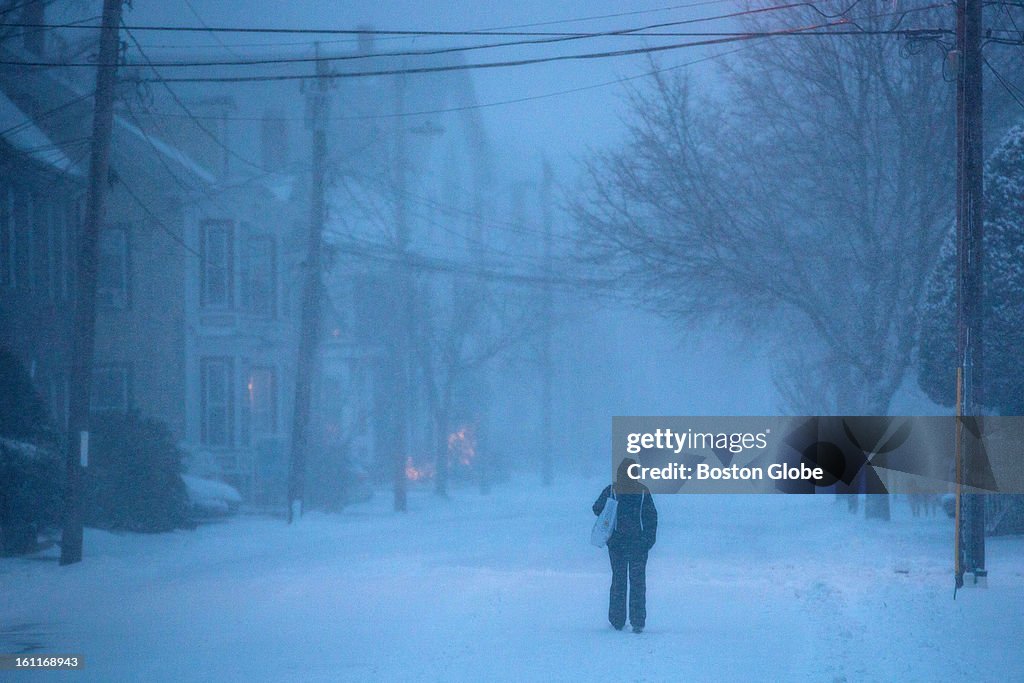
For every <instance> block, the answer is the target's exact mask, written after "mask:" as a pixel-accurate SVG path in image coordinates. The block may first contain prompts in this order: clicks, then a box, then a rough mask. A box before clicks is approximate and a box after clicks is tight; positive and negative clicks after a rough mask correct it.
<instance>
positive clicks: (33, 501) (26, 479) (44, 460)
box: [0, 438, 63, 555]
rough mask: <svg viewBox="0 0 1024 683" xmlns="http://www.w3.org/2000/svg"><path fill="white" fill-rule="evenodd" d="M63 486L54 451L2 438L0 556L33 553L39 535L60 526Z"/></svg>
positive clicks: (61, 471) (58, 463)
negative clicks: (43, 531) (45, 530)
mask: <svg viewBox="0 0 1024 683" xmlns="http://www.w3.org/2000/svg"><path fill="white" fill-rule="evenodd" d="M62 482H63V467H62V464H61V460H60V457H59V456H58V455H57V453H56V452H54V451H53V450H52V449H49V448H42V447H39V446H34V445H32V444H29V443H25V442H22V441H13V440H11V439H3V438H0V555H21V554H24V553H29V552H32V551H33V550H35V549H36V540H37V535H38V533H39V532H40V531H42V530H44V529H48V528H54V527H56V526H57V525H58V524H59V523H60V504H61V497H62V496H61V493H62V490H63V489H62Z"/></svg>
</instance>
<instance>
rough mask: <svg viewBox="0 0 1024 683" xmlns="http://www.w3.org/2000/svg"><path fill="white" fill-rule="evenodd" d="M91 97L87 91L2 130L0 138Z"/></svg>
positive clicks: (90, 93)
mask: <svg viewBox="0 0 1024 683" xmlns="http://www.w3.org/2000/svg"><path fill="white" fill-rule="evenodd" d="M92 96H93V91H89V92H87V93H85V94H84V95H80V96H79V97H76V98H74V99H72V100H69V101H68V102H65V103H64V104H61V105H58V106H56V107H54V108H53V109H49V110H47V111H44V112H43V113H42V114H39V115H37V116H34V117H29V118H27V119H25V120H24V121H23V122H21V123H18V124H15V125H13V126H11V127H10V128H5V129H4V130H0V137H4V136H6V135H9V134H10V133H17V132H18V131H19V130H23V129H25V128H29V127H31V126H34V125H36V124H37V123H38V122H39V121H42V120H43V119H46V118H48V117H50V116H52V115H54V114H56V113H58V112H61V111H63V110H65V109H67V108H68V107H71V106H74V105H76V104H78V103H79V102H82V101H83V100H87V99H89V98H90V97H92Z"/></svg>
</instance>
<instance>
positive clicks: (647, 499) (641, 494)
mask: <svg viewBox="0 0 1024 683" xmlns="http://www.w3.org/2000/svg"><path fill="white" fill-rule="evenodd" d="M635 464H636V461H635V460H633V459H631V458H626V459H624V460H623V461H622V462H621V463H620V464H619V468H618V471H617V472H616V473H615V483H614V485H609V486H606V487H605V488H604V490H603V491H601V495H600V496H598V497H597V500H596V501H594V514H595V515H600V514H601V511H602V510H604V505H605V501H607V500H608V497H609V496H610V495H612V486H614V493H615V498H616V499H617V500H618V509H617V511H616V514H615V531H613V532H612V535H611V537H610V538H609V539H608V559H609V560H610V561H611V565H612V586H611V590H610V591H609V595H608V621H609V622H611V625H612V626H614V627H615V629H616V630H618V631H621V630H622V627H623V626H625V625H626V593H627V585H628V589H629V590H628V593H629V623H630V625H631V626H632V627H633V633H640V632H642V631H643V630H644V625H645V623H646V621H647V576H646V573H647V554H648V553H649V552H650V550H651V548H652V547H653V546H654V543H655V541H656V540H657V536H658V510H657V508H655V507H654V499H653V498H652V497H651V492H650V491H649V490H648V489H647V487H646V486H644V485H643V484H641V483H640V482H639V481H637V480H635V479H631V478H630V477H629V475H628V474H627V473H626V472H627V470H628V469H629V466H630V465H635Z"/></svg>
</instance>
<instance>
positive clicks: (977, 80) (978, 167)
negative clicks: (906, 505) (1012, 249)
mask: <svg viewBox="0 0 1024 683" xmlns="http://www.w3.org/2000/svg"><path fill="white" fill-rule="evenodd" d="M981 6H982V0H957V3H956V50H957V58H958V69H957V81H956V100H957V106H956V113H957V121H956V128H957V169H956V177H957V202H956V203H957V207H956V208H957V211H956V253H957V269H956V279H957V282H956V285H957V287H956V292H957V316H956V321H957V345H956V346H957V364H958V367H957V385H958V386H957V397H958V399H959V401H958V405H957V415H958V419H964V418H967V419H971V418H976V419H977V420H978V423H979V426H980V424H981V419H982V418H981V416H980V414H979V413H980V407H981V402H982V389H983V383H982V379H983V377H982V354H983V330H982V300H983V294H984V286H983V279H982V275H983V264H984V254H983V238H984V204H983V200H984V197H983V189H984V188H983V176H982V173H983V170H984V159H983V158H982V155H983V149H982V118H981V117H982V100H981V98H982V56H981V33H982V28H981ZM957 440H958V442H957V445H956V447H957V452H958V453H960V454H961V457H960V458H958V462H957V467H958V471H957V520H956V522H957V523H956V527H957V528H956V534H957V538H956V544H955V545H956V548H957V556H956V586H957V588H959V587H960V586H962V585H963V582H964V574H965V573H971V574H973V575H974V579H975V582H976V583H977V581H978V579H979V578H981V577H984V576H985V575H986V571H985V507H984V500H983V499H982V497H981V496H980V495H977V494H968V495H961V486H960V482H962V481H963V479H964V477H965V475H966V474H967V473H968V472H971V471H972V465H973V464H974V463H976V462H977V458H978V457H979V455H980V453H979V447H980V439H976V438H971V437H970V436H968V430H966V429H963V428H962V425H958V428H957Z"/></svg>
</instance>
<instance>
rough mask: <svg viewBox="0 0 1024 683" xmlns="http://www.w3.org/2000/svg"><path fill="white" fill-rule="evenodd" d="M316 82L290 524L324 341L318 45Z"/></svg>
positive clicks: (301, 488)
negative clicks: (318, 356) (319, 348)
mask: <svg viewBox="0 0 1024 683" xmlns="http://www.w3.org/2000/svg"><path fill="white" fill-rule="evenodd" d="M316 58H317V61H316V79H315V80H314V81H313V83H312V84H311V86H310V89H309V91H308V92H307V93H306V103H307V107H308V109H307V125H308V127H309V128H311V129H312V131H313V172H312V180H311V183H310V201H309V205H310V212H309V234H308V236H307V242H306V260H305V263H304V264H303V265H304V269H305V282H304V284H303V288H302V314H301V315H302V319H301V321H300V323H299V325H300V327H299V351H298V361H297V363H296V365H295V405H294V411H293V413H292V439H291V442H292V443H291V457H290V459H289V467H288V523H289V524H291V523H292V522H294V521H295V518H296V517H297V516H302V508H303V502H304V500H305V488H306V486H305V484H306V449H307V446H308V443H309V419H310V404H311V402H312V393H313V389H312V387H313V369H314V367H315V365H316V351H317V346H318V342H319V338H320V312H321V300H320V294H321V291H320V288H321V287H322V282H321V273H320V271H321V263H322V259H321V251H322V250H323V249H322V247H323V244H322V242H323V229H324V219H325V218H326V211H325V204H324V184H325V179H324V176H325V175H326V170H327V131H326V127H327V112H328V101H327V88H328V85H329V79H328V73H327V62H325V61H323V60H321V59H320V44H319V43H317V44H316Z"/></svg>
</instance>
